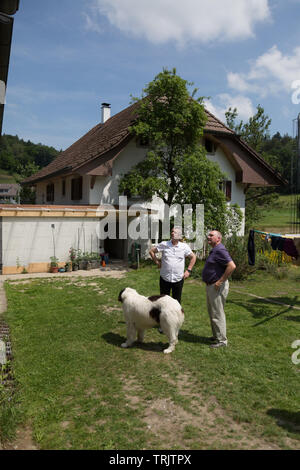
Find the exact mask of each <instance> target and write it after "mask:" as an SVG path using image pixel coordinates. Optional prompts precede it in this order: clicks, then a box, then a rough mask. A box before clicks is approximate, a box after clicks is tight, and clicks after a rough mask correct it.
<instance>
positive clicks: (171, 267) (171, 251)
mask: <svg viewBox="0 0 300 470" xmlns="http://www.w3.org/2000/svg"><path fill="white" fill-rule="evenodd" d="M180 238H181V229H180V228H173V229H172V230H171V240H169V241H165V242H161V243H159V244H158V245H157V246H156V247H155V248H151V250H150V251H149V254H150V256H151V258H152V259H153V261H154V262H155V264H157V266H158V267H159V268H160V282H159V285H160V293H161V294H167V295H170V292H171V290H172V297H173V298H174V299H176V300H178V302H179V303H181V294H182V288H183V283H184V280H185V279H186V278H188V277H189V275H190V273H191V272H192V269H193V266H194V264H195V262H196V255H195V254H194V253H193V252H192V250H191V248H190V247H189V246H188V245H187V244H186V243H182V242H181V241H180ZM159 252H161V253H162V258H161V260H159V259H158V258H157V257H156V253H159ZM186 257H189V258H190V262H189V265H188V268H187V269H186V270H185V258H186Z"/></svg>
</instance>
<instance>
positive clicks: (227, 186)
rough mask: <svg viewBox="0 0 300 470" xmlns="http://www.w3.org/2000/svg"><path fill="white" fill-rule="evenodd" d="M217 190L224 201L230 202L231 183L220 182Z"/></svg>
mask: <svg viewBox="0 0 300 470" xmlns="http://www.w3.org/2000/svg"><path fill="white" fill-rule="evenodd" d="M219 188H220V190H221V191H223V193H224V194H225V197H226V201H231V193H232V182H231V181H221V183H220V185H219Z"/></svg>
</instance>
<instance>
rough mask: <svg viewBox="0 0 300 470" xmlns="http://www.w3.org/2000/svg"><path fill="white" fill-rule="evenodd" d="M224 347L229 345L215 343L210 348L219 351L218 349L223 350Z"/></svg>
mask: <svg viewBox="0 0 300 470" xmlns="http://www.w3.org/2000/svg"><path fill="white" fill-rule="evenodd" d="M223 346H227V344H226V343H213V344H211V345H210V346H209V347H210V348H214V349H217V348H222V347H223Z"/></svg>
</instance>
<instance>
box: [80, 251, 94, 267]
mask: <svg viewBox="0 0 300 470" xmlns="http://www.w3.org/2000/svg"><path fill="white" fill-rule="evenodd" d="M91 268H92V266H91V261H90V254H89V253H83V255H82V269H85V270H87V271H89V270H90V269H91Z"/></svg>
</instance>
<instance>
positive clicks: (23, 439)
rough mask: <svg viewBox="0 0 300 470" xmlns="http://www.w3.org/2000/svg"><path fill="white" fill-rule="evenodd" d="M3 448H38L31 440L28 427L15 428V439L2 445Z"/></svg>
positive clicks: (30, 432)
mask: <svg viewBox="0 0 300 470" xmlns="http://www.w3.org/2000/svg"><path fill="white" fill-rule="evenodd" d="M3 450H38V447H37V446H36V445H35V444H34V442H33V440H32V431H31V429H30V427H26V428H22V429H18V430H17V435H16V439H15V440H14V441H12V442H10V443H6V444H4V445H3Z"/></svg>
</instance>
